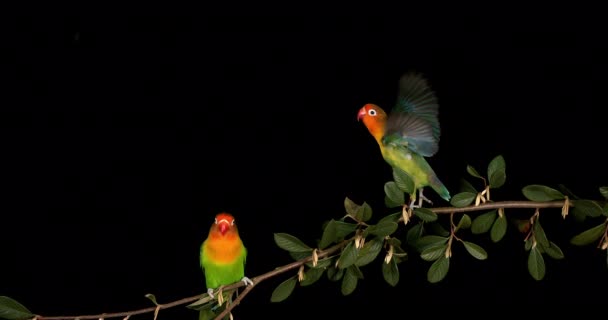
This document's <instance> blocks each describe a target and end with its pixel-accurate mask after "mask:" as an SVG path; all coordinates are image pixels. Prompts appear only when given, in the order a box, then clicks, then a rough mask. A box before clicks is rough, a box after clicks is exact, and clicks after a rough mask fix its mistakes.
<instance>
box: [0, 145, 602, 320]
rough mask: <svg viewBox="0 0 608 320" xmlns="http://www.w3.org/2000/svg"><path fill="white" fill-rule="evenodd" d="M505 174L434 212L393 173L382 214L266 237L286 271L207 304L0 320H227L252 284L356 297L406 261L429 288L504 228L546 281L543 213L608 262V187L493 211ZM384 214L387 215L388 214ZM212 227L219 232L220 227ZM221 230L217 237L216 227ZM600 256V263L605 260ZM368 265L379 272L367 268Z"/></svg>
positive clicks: (202, 299)
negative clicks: (179, 314)
mask: <svg viewBox="0 0 608 320" xmlns="http://www.w3.org/2000/svg"><path fill="white" fill-rule="evenodd" d="M505 167H506V166H505V161H504V159H503V157H502V156H497V157H495V158H494V159H492V161H490V163H489V164H488V167H487V170H486V172H485V173H486V174H485V175H482V174H480V173H479V171H477V170H476V169H475V168H473V167H472V166H467V168H466V171H467V172H468V174H469V175H470V177H472V178H473V179H474V180H472V181H473V182H474V183H471V182H469V181H468V180H466V179H463V182H462V184H461V187H460V190H459V192H458V193H456V194H455V195H454V196H453V197H451V199H450V206H445V207H433V208H428V207H426V208H425V207H416V208H412V207H411V206H410V205H409V204H406V195H408V196H409V195H411V194H412V193H413V192H414V191H413V190H414V189H413V187H412V186H413V182H412V179H411V178H410V177H409V176H408V175H407V174H405V173H404V172H403V171H399V170H395V171H394V172H393V180H391V181H388V182H386V184H385V185H384V193H385V206H386V209H387V210H389V211H388V214H386V215H384V216H382V217H380V218H379V219H374V215H373V214H372V213H373V210H372V208H371V206H370V205H369V204H367V203H365V202H363V203H362V204H357V203H355V202H353V201H351V200H350V199H349V198H345V200H344V209H345V213H344V214H343V215H340V216H341V217H340V218H338V219H330V220H329V221H327V222H326V223H325V224H324V227H323V232H322V234H321V235H320V240H319V241H317V243H315V244H314V245H308V244H306V243H304V242H303V241H301V240H299V239H298V238H297V237H295V236H293V235H290V234H287V233H275V234H274V240H275V242H276V244H277V245H278V246H279V247H280V248H282V249H284V250H286V251H287V252H288V253H289V255H290V256H291V257H292V258H293V259H294V262H292V263H289V264H287V265H284V266H280V267H277V268H275V269H273V270H271V271H269V272H267V273H264V274H261V275H258V276H256V277H253V278H251V280H250V281H243V279H241V278H239V277H240V276H241V274H240V272H239V273H238V274H237V276H239V277H236V276H235V280H234V281H233V283H230V284H226V285H222V286H221V293H220V292H219V291H220V290H217V289H219V288H217V289H216V290H215V291H214V292H213V293H214V296H215V298H212V297H211V296H209V294H207V293H204V294H202V295H195V296H192V297H187V298H183V299H179V300H176V301H173V302H170V303H165V304H161V303H157V301H156V297H155V296H154V295H151V294H148V295H146V297H147V298H148V299H150V300H151V301H152V302H153V303H154V306H151V307H146V308H142V309H138V310H133V311H124V312H115V313H102V314H92V315H78V316H43V315H37V314H35V313H33V312H31V311H29V310H28V309H27V308H26V307H25V306H23V305H22V304H21V303H19V302H17V301H15V300H13V299H11V298H9V297H6V296H0V319H8V320H25V319H37V320H76V319H80V320H86V319H109V318H119V317H120V318H124V319H126V318H129V317H131V316H134V315H139V314H145V313H151V314H154V316H155V317H156V316H157V315H158V314H159V312H161V311H162V310H164V309H168V308H172V307H175V306H180V305H187V307H188V308H190V309H194V310H197V311H198V312H199V319H211V318H214V319H223V318H227V317H231V311H232V310H233V308H234V307H236V306H237V305H238V304H239V303H240V302H241V301H242V299H243V298H244V297H246V296H247V294H248V293H250V292H251V291H252V290H253V288H255V287H256V286H257V285H258V284H259V283H261V282H262V281H264V280H267V279H269V278H272V277H275V276H279V275H282V274H289V273H291V275H289V276H288V277H287V278H286V279H284V280H283V281H282V282H281V283H280V284H279V285H278V286H277V287H276V288H275V289H274V291H273V292H272V295H271V297H270V300H271V301H273V302H279V301H283V300H285V299H286V298H288V297H289V295H290V294H291V293H292V292H293V291H294V290H295V288H296V287H298V286H299V287H305V286H310V285H313V284H314V283H315V282H316V281H317V280H319V279H320V278H321V277H324V276H325V277H327V278H328V279H329V280H331V281H333V282H335V283H338V284H339V285H340V289H341V291H342V293H343V294H344V295H348V294H350V293H352V292H353V291H354V290H355V289H356V288H357V284H358V282H359V281H362V280H363V279H364V276H363V272H364V271H366V269H369V268H378V271H379V272H382V275H383V278H384V280H385V282H386V283H387V284H388V285H390V286H396V285H397V284H398V283H399V267H400V264H401V263H403V262H405V261H408V259H410V261H411V260H414V259H411V258H412V257H416V258H417V257H419V258H420V260H421V261H422V262H423V263H428V264H429V267H428V269H427V273H426V277H427V280H428V281H429V282H439V281H442V280H443V279H444V278H445V277H446V276H447V274H448V270H449V268H450V261H452V260H451V258H452V256H453V253H454V250H453V248H454V247H453V246H455V245H456V246H458V245H462V246H463V247H464V249H465V250H464V251H466V252H467V253H468V254H469V255H470V256H471V257H472V258H474V259H478V260H486V259H490V257H489V256H488V253H487V251H486V249H484V248H482V247H481V246H480V245H479V244H478V243H481V242H480V240H481V239H482V237H486V239H489V240H491V241H490V242H491V243H496V242H499V241H501V240H502V239H503V238H504V237H505V235H506V234H507V232H508V231H509V226H512V227H513V228H514V230H515V231H516V232H514V233H513V234H514V235H516V236H520V237H521V239H522V240H523V241H522V242H523V244H524V249H525V251H526V252H527V255H528V259H527V266H525V267H527V270H528V272H529V274H530V276H532V278H534V279H536V280H542V279H543V278H544V276H545V273H546V265H545V263H544V259H545V257H549V258H553V259H564V258H565V255H564V253H563V251H562V250H561V248H560V245H563V244H561V243H560V244H558V243H557V242H554V241H552V240H550V239H551V237H550V232H547V230H545V229H544V228H543V225H542V224H541V221H544V220H542V219H541V218H542V217H543V215H541V213H545V212H547V213H549V212H557V213H561V216H562V218H563V220H562V221H574V222H582V221H583V220H585V221H586V223H587V224H591V225H592V226H591V227H590V228H587V229H586V230H581V231H580V232H579V233H578V234H577V235H575V236H573V237H572V238H570V240H569V244H572V245H575V246H586V245H593V244H594V245H596V246H597V248H598V249H600V250H601V251H604V253H605V254H606V253H608V204H607V201H608V187H601V188H599V193H600V196H601V200H591V199H583V198H580V197H577V196H576V195H574V194H573V193H572V192H571V191H569V190H568V189H566V188H565V187H563V186H559V187H558V188H557V189H555V188H552V187H549V186H544V185H536V184H534V185H527V186H525V187H523V188H522V189H521V192H522V195H523V196H524V197H525V198H526V200H517V201H495V200H493V199H491V198H490V192H491V190H494V189H497V188H500V187H502V186H503V185H504V184H505V182H506V173H505V172H506V170H505ZM391 210H395V212H393V213H390V211H391ZM472 212H475V213H477V215H476V216H475V217H474V218H472V217H471V216H470V215H469V213H472ZM527 212H528V213H527ZM522 213H523V214H524V215H526V216H525V219H521V215H522ZM374 220H375V222H372V221H374ZM508 221H510V222H508ZM218 223H219V224H221V223H222V222H221V219H220V220H218ZM219 228H220V229H222V228H221V226H219ZM226 230H228V229H226ZM476 242H477V243H476ZM497 254H500V252H498V253H497ZM606 256H607V258H608V254H606ZM374 261H377V262H378V263H377V264H375V266H374V264H373V263H372V262H374ZM456 276H457V275H456ZM237 278H238V279H237ZM368 281H369V280H368ZM246 282H247V283H246ZM246 284H247V286H246ZM244 286H246V287H245V289H244V290H243V291H242V292H240V293H239V294H238V295H235V294H236V293H237V292H236V290H238V289H239V288H241V287H244ZM218 297H221V299H217V298H218Z"/></svg>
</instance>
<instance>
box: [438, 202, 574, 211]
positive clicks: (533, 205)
mask: <svg viewBox="0 0 608 320" xmlns="http://www.w3.org/2000/svg"><path fill="white" fill-rule="evenodd" d="M564 202H565V201H547V202H538V201H499V202H486V203H482V204H479V205H478V206H474V205H472V206H468V207H462V208H457V207H439V208H429V209H430V210H431V211H433V212H435V213H456V212H471V211H481V210H490V209H499V208H505V209H507V208H517V209H526V208H527V209H540V208H561V207H563V206H564ZM569 205H570V207H574V204H573V203H572V201H570V202H569Z"/></svg>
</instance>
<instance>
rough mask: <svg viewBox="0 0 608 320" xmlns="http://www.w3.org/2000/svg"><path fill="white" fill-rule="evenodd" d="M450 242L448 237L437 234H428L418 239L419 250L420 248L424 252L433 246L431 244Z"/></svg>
mask: <svg viewBox="0 0 608 320" xmlns="http://www.w3.org/2000/svg"><path fill="white" fill-rule="evenodd" d="M447 242H448V237H441V236H436V235H428V236H424V237H421V238H420V239H418V241H416V247H417V248H418V250H420V252H422V251H423V250H424V249H426V248H428V247H431V246H438V245H441V244H444V243H447Z"/></svg>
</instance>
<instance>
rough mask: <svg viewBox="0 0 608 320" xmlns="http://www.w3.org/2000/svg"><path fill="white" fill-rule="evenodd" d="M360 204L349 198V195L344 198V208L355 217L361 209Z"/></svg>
mask: <svg viewBox="0 0 608 320" xmlns="http://www.w3.org/2000/svg"><path fill="white" fill-rule="evenodd" d="M359 207H360V206H359V205H358V204H356V203H355V202H354V201H352V200H351V199H349V198H348V197H346V198H344V210H346V214H348V215H349V216H352V217H354V216H355V215H356V214H357V210H359Z"/></svg>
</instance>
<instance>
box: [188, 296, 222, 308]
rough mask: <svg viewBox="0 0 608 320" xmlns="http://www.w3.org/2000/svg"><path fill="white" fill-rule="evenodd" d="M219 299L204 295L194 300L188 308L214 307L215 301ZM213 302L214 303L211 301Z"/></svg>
mask: <svg viewBox="0 0 608 320" xmlns="http://www.w3.org/2000/svg"><path fill="white" fill-rule="evenodd" d="M216 301H217V300H214V299H212V298H211V297H210V296H209V295H206V294H205V295H203V296H202V298H200V299H198V300H196V301H194V302H192V303H191V304H189V305H187V306H186V308H188V309H193V310H204V309H211V307H213V305H214V303H213V302H216ZM210 302H212V303H210Z"/></svg>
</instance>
